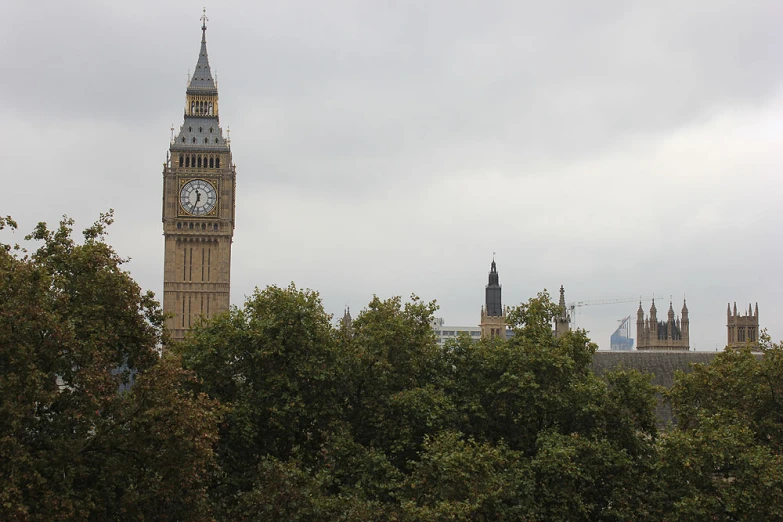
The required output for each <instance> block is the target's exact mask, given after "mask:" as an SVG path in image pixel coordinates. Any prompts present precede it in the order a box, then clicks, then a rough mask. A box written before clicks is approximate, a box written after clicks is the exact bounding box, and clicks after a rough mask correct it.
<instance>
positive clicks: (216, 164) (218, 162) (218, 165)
mask: <svg viewBox="0 0 783 522" xmlns="http://www.w3.org/2000/svg"><path fill="white" fill-rule="evenodd" d="M215 168H216V169H219V168H220V156H218V157H217V158H215Z"/></svg>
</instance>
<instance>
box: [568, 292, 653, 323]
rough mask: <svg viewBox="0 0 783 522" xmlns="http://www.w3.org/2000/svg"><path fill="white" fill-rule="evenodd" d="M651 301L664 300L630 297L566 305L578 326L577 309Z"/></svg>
mask: <svg viewBox="0 0 783 522" xmlns="http://www.w3.org/2000/svg"><path fill="white" fill-rule="evenodd" d="M649 299H653V300H655V299H663V298H662V297H654V296H653V297H632V298H631V297H629V298H625V299H598V300H593V301H573V302H571V303H568V304H566V308H568V311H569V313H570V315H571V321H572V322H573V324H574V325H576V314H575V312H576V309H577V308H581V307H583V306H599V305H610V304H625V303H635V302H636V301H647V300H649Z"/></svg>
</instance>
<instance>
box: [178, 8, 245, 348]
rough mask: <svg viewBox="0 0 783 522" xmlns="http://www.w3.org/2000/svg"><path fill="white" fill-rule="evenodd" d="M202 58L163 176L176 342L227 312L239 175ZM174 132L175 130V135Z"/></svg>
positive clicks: (203, 46) (202, 53) (204, 42)
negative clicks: (198, 322) (202, 321)
mask: <svg viewBox="0 0 783 522" xmlns="http://www.w3.org/2000/svg"><path fill="white" fill-rule="evenodd" d="M201 22H202V23H201V51H200V52H199V56H198V62H197V63H196V70H195V72H194V73H193V76H192V77H191V78H190V81H189V83H188V88H187V91H186V95H185V119H184V123H183V124H182V127H180V129H179V134H177V135H176V137H172V141H171V146H170V148H169V154H168V157H167V161H166V164H165V165H164V168H163V236H164V237H165V244H166V247H165V248H166V251H165V258H164V259H165V261H164V270H163V311H164V312H166V313H168V314H170V315H171V316H172V317H170V318H169V319H168V320H167V323H166V326H167V327H168V329H169V332H170V334H171V337H172V338H173V339H182V338H183V337H184V335H185V332H186V331H187V329H188V328H190V326H192V325H193V324H194V323H195V321H196V320H197V319H198V318H199V317H202V316H203V317H207V318H208V317H211V316H213V315H215V314H217V313H220V312H223V311H225V310H228V306H229V290H230V282H231V242H232V238H233V236H234V206H235V196H236V187H235V182H236V168H235V165H234V164H233V162H232V160H231V147H230V140H229V139H226V138H224V137H223V132H222V130H221V128H220V124H219V121H218V114H219V111H218V91H217V85H216V83H215V81H214V79H213V77H212V71H211V70H210V68H209V59H208V57H207V39H206V34H207V25H206V22H207V18H206V16H202V17H201ZM172 131H173V129H172Z"/></svg>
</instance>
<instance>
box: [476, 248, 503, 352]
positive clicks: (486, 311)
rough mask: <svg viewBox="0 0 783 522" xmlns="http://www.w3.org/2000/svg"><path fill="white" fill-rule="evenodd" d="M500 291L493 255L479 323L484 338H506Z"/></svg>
mask: <svg viewBox="0 0 783 522" xmlns="http://www.w3.org/2000/svg"><path fill="white" fill-rule="evenodd" d="M500 292H501V287H500V277H499V276H498V267H497V265H496V264H495V258H494V257H493V258H492V264H491V265H490V268H489V281H488V284H487V286H486V290H485V296H484V304H485V306H482V307H481V323H480V324H479V326H480V327H481V336H482V337H484V338H495V337H499V338H502V339H505V336H506V333H505V332H506V312H505V310H503V304H502V301H501V296H500Z"/></svg>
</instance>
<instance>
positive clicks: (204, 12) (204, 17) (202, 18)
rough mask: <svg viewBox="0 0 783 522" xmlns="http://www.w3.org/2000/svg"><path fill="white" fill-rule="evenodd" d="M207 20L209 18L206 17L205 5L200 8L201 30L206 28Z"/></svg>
mask: <svg viewBox="0 0 783 522" xmlns="http://www.w3.org/2000/svg"><path fill="white" fill-rule="evenodd" d="M207 22H209V18H207V8H206V7H205V8H204V9H203V10H202V15H201V30H202V31H206V30H207Z"/></svg>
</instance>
